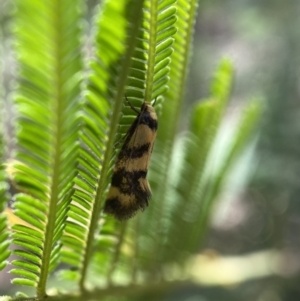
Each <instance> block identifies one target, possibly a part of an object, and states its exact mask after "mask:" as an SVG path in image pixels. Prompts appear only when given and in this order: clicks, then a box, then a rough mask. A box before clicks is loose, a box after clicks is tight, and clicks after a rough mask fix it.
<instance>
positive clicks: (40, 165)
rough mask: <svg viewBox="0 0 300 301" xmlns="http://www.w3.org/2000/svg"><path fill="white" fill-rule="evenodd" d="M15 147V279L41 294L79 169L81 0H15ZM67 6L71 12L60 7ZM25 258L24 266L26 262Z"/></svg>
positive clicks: (55, 257)
mask: <svg viewBox="0 0 300 301" xmlns="http://www.w3.org/2000/svg"><path fill="white" fill-rule="evenodd" d="M16 7H17V11H16V15H15V20H16V29H15V35H16V42H17V43H16V45H17V47H16V52H17V53H18V63H19V70H18V87H17V90H16V96H15V104H16V108H17V110H18V120H17V122H16V129H17V133H16V138H17V151H16V155H15V159H16V162H15V164H14V170H15V173H14V175H13V180H14V182H15V184H16V186H17V187H18V189H19V190H20V191H22V193H19V194H17V195H16V196H15V203H14V213H15V215H16V216H18V217H19V218H21V219H22V220H24V221H25V222H26V223H27V225H15V226H13V231H14V234H13V243H14V245H16V246H17V249H16V250H14V254H15V255H17V256H19V257H20V258H22V259H21V260H14V261H13V262H12V263H13V264H14V265H15V266H16V268H15V269H12V270H11V271H10V272H11V273H12V274H16V275H18V276H20V277H17V278H14V279H13V281H12V282H13V283H15V284H22V285H29V286H36V287H37V295H38V296H39V297H43V296H44V295H45V289H46V283H47V278H48V274H49V273H50V272H51V271H53V270H54V269H55V268H56V266H57V265H58V263H59V262H60V260H59V254H60V249H61V241H60V239H61V236H62V232H63V230H64V227H65V221H66V217H67V211H68V209H69V204H70V200H71V195H72V190H73V180H74V177H75V175H76V173H77V170H76V165H77V157H78V142H77V141H78V133H79V118H78V112H79V110H80V103H79V96H80V80H81V75H80V72H81V70H82V63H81V54H80V46H81V45H80V36H81V29H80V24H79V20H80V14H81V11H82V9H81V8H80V1H54V2H51V3H50V2H40V1H23V0H20V1H17V2H16ZM66 11H68V13H65V12H66ZM24 263H26V264H24Z"/></svg>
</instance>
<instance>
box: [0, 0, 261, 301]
mask: <svg viewBox="0 0 300 301" xmlns="http://www.w3.org/2000/svg"><path fill="white" fill-rule="evenodd" d="M81 3H82V2H81V1H80V0H76V1H73V0H72V1H71V0H63V1H49V2H47V1H46V2H40V1H38V0H34V1H32V0H17V1H16V14H15V23H16V24H15V40H16V54H17V60H18V79H17V88H16V90H15V91H14V92H15V107H16V109H17V111H18V118H17V120H16V129H17V131H16V141H17V149H16V155H15V162H14V173H13V183H14V185H15V186H16V187H17V189H18V191H19V193H17V194H16V195H15V196H14V204H13V209H14V214H15V215H16V216H17V217H19V218H20V219H21V220H22V221H23V223H17V224H15V225H14V226H13V227H12V228H13V233H12V238H13V244H14V245H15V246H16V249H15V250H14V251H13V252H14V254H15V255H17V256H18V258H17V259H14V260H13V261H12V264H13V265H14V268H12V269H11V270H10V273H12V274H14V275H16V278H14V279H13V280H12V282H13V283H14V284H21V285H27V286H32V287H35V288H36V291H35V293H34V294H35V295H36V296H37V298H38V300H44V298H45V297H46V285H47V284H48V276H49V275H50V274H51V273H52V272H54V271H55V270H57V267H58V265H59V264H60V263H64V264H65V265H64V266H63V267H62V268H60V276H63V279H68V280H69V281H72V283H73V284H75V285H76V286H77V287H78V288H79V292H78V295H74V294H72V292H67V294H68V295H66V296H65V295H64V296H62V297H61V296H59V295H56V296H54V297H53V298H54V299H55V298H56V299H57V300H59V299H60V298H61V299H62V298H63V299H68V300H72V298H74V300H75V299H76V298H77V299H76V300H80V299H81V300H84V299H93V298H94V299H95V297H97V298H98V297H99V296H100V295H101V293H102V294H103V297H106V296H110V295H111V294H112V295H116V294H117V290H116V289H115V288H114V287H113V288H112V289H111V288H110V286H109V285H118V284H124V283H125V284H127V285H128V286H125V287H124V294H125V293H126V290H127V291H132V290H133V291H134V292H135V293H136V295H138V294H139V293H141V294H142V293H143V292H149V288H148V283H149V282H150V283H151V282H153V284H155V283H154V282H155V280H156V279H162V278H164V274H163V273H162V271H163V270H164V268H165V265H166V263H174V262H175V263H180V264H181V266H182V267H183V266H184V265H185V261H186V259H188V258H189V256H190V254H193V253H195V252H196V251H197V250H196V246H197V245H198V244H199V243H201V240H202V238H203V235H204V232H205V229H206V228H207V221H208V218H209V216H210V211H211V210H210V209H211V206H212V204H213V203H214V201H215V200H216V198H217V196H218V195H219V193H220V191H221V188H222V185H223V183H224V182H225V180H226V178H227V177H228V173H229V170H230V167H231V166H232V164H233V163H234V161H235V160H236V158H237V157H238V154H239V153H240V152H241V151H242V149H243V147H244V146H245V145H246V143H247V141H248V140H249V137H250V135H251V130H252V128H253V126H254V124H255V121H256V120H257V117H258V111H259V106H257V105H253V106H252V105H251V107H249V108H248V110H247V111H246V113H245V115H244V117H243V118H242V119H241V124H240V126H239V129H240V130H239V131H237V133H236V134H235V136H234V138H233V144H232V146H231V148H229V150H228V155H227V157H226V159H225V161H224V164H223V165H222V166H221V168H220V170H219V171H218V172H217V173H216V174H215V175H213V176H207V169H208V166H209V164H208V162H209V156H210V154H211V149H212V146H213V143H214V142H215V140H216V134H217V132H218V130H219V128H220V125H221V119H222V117H223V113H224V111H225V108H226V104H227V101H228V98H229V92H230V89H231V82H232V73H233V71H232V70H233V67H232V65H231V63H230V62H229V61H227V60H224V61H222V62H221V64H220V67H219V69H218V71H217V73H216V76H215V79H214V81H213V84H212V89H211V95H209V100H207V101H204V102H199V103H197V105H196V106H195V107H193V108H192V110H191V113H190V114H191V117H190V122H189V126H188V129H187V131H186V132H185V133H183V134H181V135H178V130H179V128H180V127H179V124H180V113H181V107H182V102H183V100H184V86H185V82H186V77H187V72H188V65H189V56H190V52H191V50H190V48H191V41H192V36H193V27H194V20H195V15H196V9H197V1H194V0H179V1H177V2H176V1H175V0H164V1H158V0H151V1H150V0H145V1H140V0H124V1H117V0H106V1H103V2H102V4H101V6H100V7H99V10H98V12H97V15H96V17H95V20H94V23H95V26H94V33H93V58H92V59H91V61H90V62H89V65H88V66H87V67H86V66H83V63H82V55H81V53H82V52H81V49H82V48H83V41H82V37H83V33H82V31H83V30H82V25H81V24H82V20H83V13H84V8H83V7H82V6H81ZM86 69H88V72H86V73H84V72H83V70H86ZM124 95H126V96H127V97H128V99H129V101H130V103H131V104H132V105H133V106H135V107H136V108H139V107H140V106H141V104H142V102H143V101H147V102H151V101H153V100H154V99H156V98H157V102H156V105H155V106H156V107H155V108H156V110H157V112H158V116H159V117H158V118H159V131H158V137H157V141H156V144H155V149H154V152H153V157H152V163H151V170H150V171H149V173H150V174H149V179H150V183H151V187H152V190H153V191H152V192H153V199H152V200H151V202H150V205H149V208H148V209H147V210H146V211H145V212H144V213H139V214H138V215H137V216H136V217H135V218H133V219H132V220H130V221H129V222H123V223H120V222H118V221H115V220H114V219H113V218H112V217H110V216H105V215H103V214H102V208H103V204H104V201H105V196H106V193H107V190H108V187H109V182H110V178H111V174H112V170H113V165H114V161H115V157H116V154H117V153H118V151H119V149H120V147H121V145H122V141H123V140H122V139H123V137H124V134H125V133H126V131H127V130H128V127H129V126H130V125H131V123H132V121H133V119H134V118H135V113H134V112H133V110H132V109H131V108H130V107H129V105H128V104H126V103H124ZM177 145H180V147H179V148H178V147H176V146H177ZM0 150H1V147H0ZM1 177H2V178H1ZM2 183H4V176H3V173H1V170H0V206H2V207H3V204H4V202H5V200H6V197H5V196H6V191H7V187H6V185H4V184H3V185H2ZM1 189H2V190H1ZM1 209H3V208H1ZM2 224H3V225H4V228H3V227H2V226H1V225H2ZM1 227H2V228H1ZM3 229H4V230H3ZM1 231H2V232H1ZM2 233H3V234H2ZM187 233H189V234H190V235H187ZM8 235H9V233H8V231H7V229H6V227H5V221H4V220H3V221H2V219H1V216H0V251H1V250H2V248H4V249H3V250H4V251H3V252H0V254H1V255H0V269H1V268H2V267H4V265H5V262H6V259H7V257H8V255H9V253H8V252H7V251H6V250H7V246H8ZM2 246H3V247H2ZM2 254H4V255H2ZM66 265H67V268H66ZM149 279H150V280H151V281H150V280H149ZM137 280H138V281H139V283H140V284H141V285H140V286H138V285H134V284H133V283H134V282H136V281H137ZM174 283H175V282H174ZM108 284H109V285H108ZM91 285H95V289H94V290H91V291H87V290H86V288H87V287H90V286H91ZM103 285H106V287H107V289H100V288H99V287H103ZM167 287H169V286H166V287H165V286H164V285H162V287H160V288H157V291H156V292H154V295H155V294H158V295H159V293H160V289H161V290H162V291H163V290H164V289H167ZM120 291H121V294H123V293H122V292H123V291H122V289H120ZM131 293H132V292H131Z"/></svg>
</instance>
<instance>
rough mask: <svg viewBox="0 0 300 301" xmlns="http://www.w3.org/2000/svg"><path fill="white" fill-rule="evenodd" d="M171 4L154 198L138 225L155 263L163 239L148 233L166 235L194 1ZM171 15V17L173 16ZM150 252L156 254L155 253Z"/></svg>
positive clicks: (153, 167)
mask: <svg viewBox="0 0 300 301" xmlns="http://www.w3.org/2000/svg"><path fill="white" fill-rule="evenodd" d="M166 2H167V1H166ZM168 2H170V1H168ZM174 7H175V9H176V12H177V13H176V15H177V19H178V21H177V23H176V26H177V32H176V34H175V35H174V44H173V45H172V47H173V48H174V52H173V53H172V55H171V62H170V64H169V66H168V69H170V72H169V73H168V74H167V76H168V77H169V84H168V85H169V90H168V92H167V93H166V96H165V98H166V101H165V102H164V104H163V106H162V114H161V116H160V117H159V129H158V132H157V139H156V143H155V148H154V152H153V155H152V162H151V169H150V172H149V180H150V184H151V187H152V191H153V201H152V206H151V207H150V208H149V212H147V215H146V216H147V218H143V221H142V225H141V227H142V228H143V230H141V232H143V233H144V238H143V240H144V239H147V240H148V241H149V244H151V245H153V247H154V249H155V250H151V249H149V247H147V248H143V245H145V244H143V245H141V248H142V249H143V251H141V252H142V254H143V257H144V258H151V260H153V261H155V262H156V264H157V262H158V261H160V260H161V254H162V252H161V250H160V249H161V248H162V246H161V243H162V241H164V239H162V240H160V239H157V235H155V236H153V237H152V234H153V233H152V234H151V231H152V230H151V229H160V230H159V231H160V237H164V236H165V235H166V232H165V230H166V227H165V226H164V224H163V223H164V220H165V218H166V216H167V215H168V213H167V208H166V206H167V204H166V192H167V191H168V188H167V187H168V186H169V183H168V181H169V173H170V162H171V161H170V160H171V153H172V150H173V144H174V140H175V135H176V133H177V131H178V124H179V121H180V118H179V116H180V113H181V104H182V102H183V96H184V91H185V89H184V87H185V84H186V76H187V72H188V65H189V58H190V49H191V46H192V37H193V32H194V22H195V18H196V9H197V1H191V0H184V1H183V0H179V1H177V2H176V3H174ZM172 18H173V20H174V18H175V17H172ZM169 20H171V18H169ZM165 22H167V21H165ZM151 241H152V243H153V244H152V243H151ZM153 253H154V254H155V255H154V256H153ZM148 264H149V265H150V266H152V265H153V263H151V262H149V261H148Z"/></svg>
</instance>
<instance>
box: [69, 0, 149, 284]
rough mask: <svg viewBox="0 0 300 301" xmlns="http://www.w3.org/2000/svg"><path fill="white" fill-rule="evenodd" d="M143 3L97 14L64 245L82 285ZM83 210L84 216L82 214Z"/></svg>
mask: <svg viewBox="0 0 300 301" xmlns="http://www.w3.org/2000/svg"><path fill="white" fill-rule="evenodd" d="M142 5H143V1H136V0H126V1H122V2H117V1H111V0H108V1H105V2H104V3H103V6H102V7H101V11H100V14H99V16H98V20H97V23H98V24H97V32H96V36H95V48H96V49H95V50H96V53H95V59H94V61H93V62H92V64H91V75H90V77H89V82H88V85H87V92H86V103H85V108H84V111H85V112H84V120H85V127H84V130H83V134H82V136H81V140H82V143H83V147H82V150H81V156H80V173H79V177H78V178H77V180H76V184H77V188H76V191H75V194H74V197H73V203H72V207H71V210H70V213H69V216H70V218H72V220H69V223H68V226H67V228H66V235H65V236H66V238H67V239H66V240H65V243H66V246H67V247H68V249H67V248H66V249H65V250H64V259H65V261H66V262H69V263H70V264H72V265H74V266H75V267H78V268H79V270H78V273H77V274H78V276H80V287H81V289H83V288H84V283H85V280H86V276H87V268H88V265H89V263H90V261H91V260H92V258H93V251H94V250H95V249H94V248H95V246H97V244H98V243H97V238H98V236H97V235H98V231H99V228H101V225H102V224H103V221H101V225H99V217H100V213H101V209H102V205H103V200H104V196H105V194H106V189H107V186H108V181H109V175H110V173H111V170H112V163H113V162H112V160H111V159H112V158H113V154H114V153H115V152H116V149H115V148H114V143H115V140H116V134H117V130H118V126H119V119H120V113H121V110H122V105H123V99H124V91H125V85H126V81H127V77H128V73H129V67H130V64H131V57H132V55H133V51H134V47H135V41H136V36H137V33H138V28H139V26H140V21H141V13H142ZM112 22H113V23H114V25H112ZM125 45H126V46H127V48H126V47H125ZM80 211H83V216H81V217H80V218H79V216H80V213H79V212H80ZM71 214H72V215H73V216H72V215H71ZM106 226H107V225H104V228H103V229H105V228H106ZM103 236H105V233H101V236H100V241H103ZM74 250H76V253H75V252H74ZM96 256H97V254H96ZM70 259H71V260H70Z"/></svg>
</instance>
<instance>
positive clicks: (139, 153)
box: [118, 143, 150, 160]
mask: <svg viewBox="0 0 300 301" xmlns="http://www.w3.org/2000/svg"><path fill="white" fill-rule="evenodd" d="M149 148H150V143H145V144H143V145H141V146H138V147H131V148H129V147H125V148H123V149H122V150H121V152H120V154H119V156H118V160H122V159H138V158H141V157H143V155H144V154H146V153H148V152H149Z"/></svg>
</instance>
